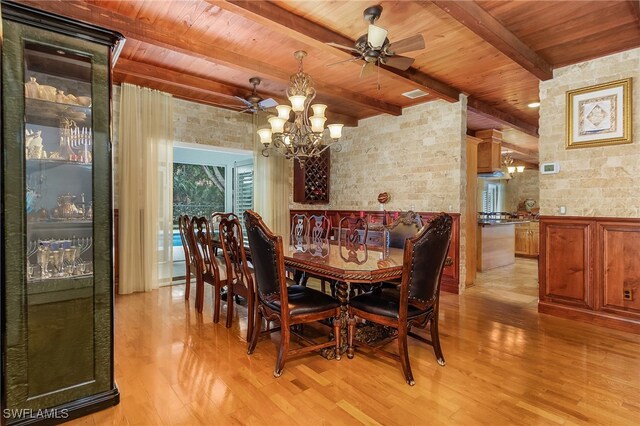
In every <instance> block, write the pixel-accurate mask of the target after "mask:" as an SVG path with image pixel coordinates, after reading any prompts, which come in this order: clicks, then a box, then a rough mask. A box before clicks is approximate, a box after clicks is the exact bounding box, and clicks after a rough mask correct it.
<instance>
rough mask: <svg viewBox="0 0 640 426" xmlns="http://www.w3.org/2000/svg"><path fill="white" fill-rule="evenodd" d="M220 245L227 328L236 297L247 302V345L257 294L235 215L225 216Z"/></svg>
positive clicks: (251, 331) (221, 224)
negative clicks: (225, 274) (223, 267)
mask: <svg viewBox="0 0 640 426" xmlns="http://www.w3.org/2000/svg"><path fill="white" fill-rule="evenodd" d="M219 231H220V232H219V234H218V235H219V236H220V244H221V245H222V253H223V255H224V262H225V270H226V272H227V328H229V327H231V323H232V321H233V306H234V296H235V295H240V296H242V297H244V298H245V299H246V300H247V343H248V342H250V341H251V335H252V333H253V326H254V316H255V306H254V305H255V293H254V285H253V277H252V271H251V269H250V267H249V262H247V256H246V253H245V250H244V244H243V238H242V226H241V224H240V220H239V219H238V217H237V216H236V215H234V214H228V215H224V216H223V217H221V219H220V225H219Z"/></svg>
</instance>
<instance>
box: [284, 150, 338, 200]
mask: <svg viewBox="0 0 640 426" xmlns="http://www.w3.org/2000/svg"><path fill="white" fill-rule="evenodd" d="M329 151H330V150H328V149H327V150H325V151H324V152H323V153H322V154H320V156H318V157H311V158H308V159H307V161H306V162H305V164H304V166H302V165H301V164H300V162H299V161H298V160H294V162H293V201H295V202H296V203H302V204H327V203H329V175H330V171H331V155H330V152H329Z"/></svg>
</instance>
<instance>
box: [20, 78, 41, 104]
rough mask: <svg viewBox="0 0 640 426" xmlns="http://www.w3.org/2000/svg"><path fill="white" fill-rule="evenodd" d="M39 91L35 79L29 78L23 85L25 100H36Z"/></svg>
mask: <svg viewBox="0 0 640 426" xmlns="http://www.w3.org/2000/svg"><path fill="white" fill-rule="evenodd" d="M39 91H40V85H39V84H38V82H36V78H35V77H30V78H29V81H28V82H26V83H25V84H24V96H25V97H26V98H33V99H37V98H38V93H39Z"/></svg>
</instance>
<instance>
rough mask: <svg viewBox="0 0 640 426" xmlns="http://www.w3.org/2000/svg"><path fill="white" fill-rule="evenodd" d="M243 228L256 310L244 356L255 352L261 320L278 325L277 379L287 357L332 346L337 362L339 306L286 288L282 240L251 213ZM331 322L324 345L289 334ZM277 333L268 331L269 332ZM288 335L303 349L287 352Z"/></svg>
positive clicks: (322, 296)
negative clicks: (330, 334)
mask: <svg viewBox="0 0 640 426" xmlns="http://www.w3.org/2000/svg"><path fill="white" fill-rule="evenodd" d="M244 224H245V228H246V231H247V237H248V239H249V248H250V250H251V261H252V263H253V268H254V271H255V281H254V282H255V289H256V294H257V305H258V309H257V312H256V321H255V326H254V328H253V336H252V338H251V343H250V344H249V348H248V353H249V354H251V353H253V351H254V350H255V347H256V344H257V342H258V336H259V335H260V330H261V326H262V319H263V318H264V319H266V320H267V321H269V322H270V321H279V323H280V327H279V330H280V335H281V338H280V350H279V352H278V358H277V361H276V366H275V369H274V372H273V375H274V376H275V377H280V375H281V374H282V370H283V368H284V364H285V361H286V359H287V357H289V356H292V355H297V354H302V353H307V352H310V351H315V350H319V349H324V348H328V347H331V346H335V348H336V359H340V303H339V302H338V301H337V300H335V299H334V298H332V297H331V296H329V295H327V294H324V293H322V292H320V291H318V290H314V289H312V288H308V287H304V286H301V285H291V286H288V285H287V279H286V277H285V270H284V249H283V245H282V237H280V236H278V235H275V234H273V233H272V232H271V231H270V230H269V228H267V226H266V225H265V224H264V222H263V221H262V218H261V217H260V215H258V214H257V213H255V212H254V211H252V210H247V211H246V212H245V213H244ZM320 320H332V321H333V331H334V337H333V339H331V340H329V341H328V342H323V343H317V342H315V341H313V340H311V339H310V338H308V337H306V336H302V335H299V334H298V333H297V332H295V331H294V330H292V326H293V325H299V324H305V323H311V322H316V321H320ZM275 330H277V329H269V330H266V331H267V332H272V331H275ZM291 334H293V335H296V336H297V337H299V338H300V339H301V340H302V341H303V342H304V343H305V345H306V346H303V347H301V348H296V349H290V348H289V344H290V339H291Z"/></svg>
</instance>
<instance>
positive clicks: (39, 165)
mask: <svg viewBox="0 0 640 426" xmlns="http://www.w3.org/2000/svg"><path fill="white" fill-rule="evenodd" d="M58 166H73V167H79V168H82V169H87V170H91V168H92V167H93V164H92V163H83V162H81V161H69V160H56V159H42V160H34V159H30V160H27V172H28V173H29V172H32V171H34V170H43V169H44V170H47V169H51V168H53V167H58Z"/></svg>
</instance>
